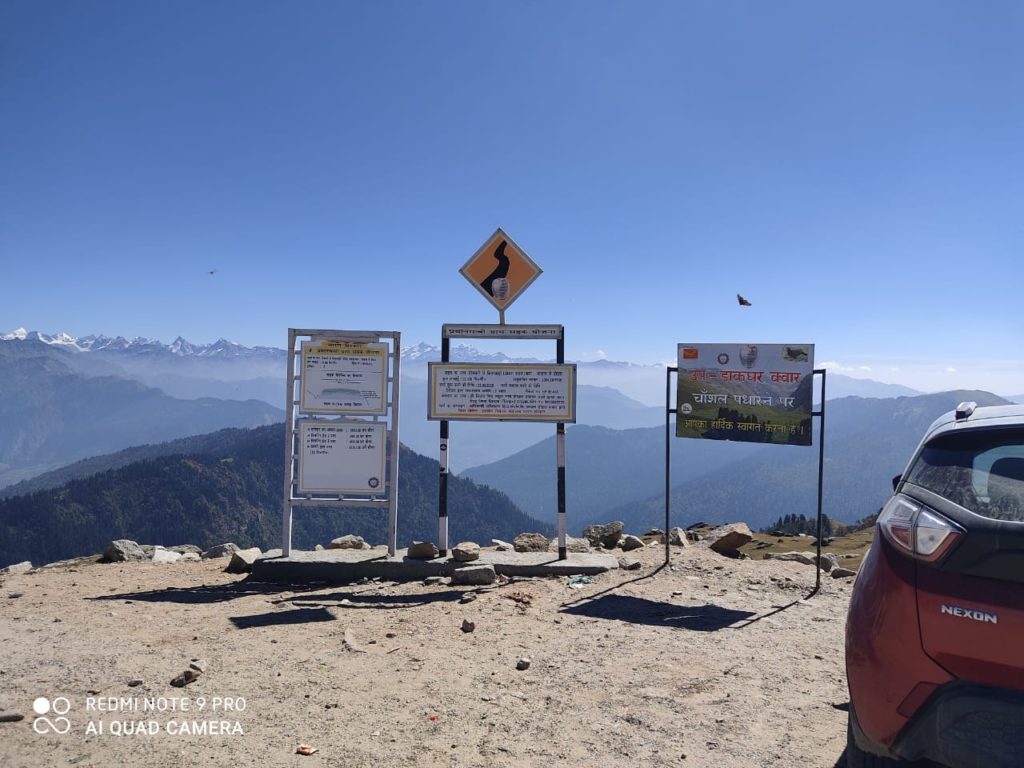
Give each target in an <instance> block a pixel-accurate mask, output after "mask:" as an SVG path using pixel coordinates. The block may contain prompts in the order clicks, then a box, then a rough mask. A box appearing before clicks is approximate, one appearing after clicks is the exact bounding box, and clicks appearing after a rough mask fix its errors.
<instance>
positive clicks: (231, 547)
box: [203, 542, 240, 560]
mask: <svg viewBox="0 0 1024 768" xmlns="http://www.w3.org/2000/svg"><path fill="white" fill-rule="evenodd" d="M239 549H240V547H239V546H238V545H237V544H235V543H233V542H228V543H226V544H218V545H217V546H215V547H210V548H209V549H208V550H206V551H205V552H203V560H209V559H210V558H214V557H229V556H231V555H233V554H234V553H235V552H237V551H238V550H239Z"/></svg>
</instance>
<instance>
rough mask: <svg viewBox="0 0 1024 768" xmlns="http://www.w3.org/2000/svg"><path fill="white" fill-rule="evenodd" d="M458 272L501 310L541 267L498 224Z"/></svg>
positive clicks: (535, 276)
mask: <svg viewBox="0 0 1024 768" xmlns="http://www.w3.org/2000/svg"><path fill="white" fill-rule="evenodd" d="M459 272H461V273H462V276H463V277H465V278H466V279H467V280H469V282H471V283H472V284H473V287H475V288H476V289H477V290H478V291H480V293H481V294H482V295H483V297H484V298H485V299H487V300H488V301H489V302H491V304H493V305H494V307H495V309H497V310H498V311H499V312H503V311H505V308H506V307H508V305H509V304H511V303H512V302H513V301H515V300H516V299H517V298H519V295H520V294H521V293H522V292H523V291H525V290H526V288H527V286H528V285H529V284H530V283H532V282H533V281H534V280H536V279H537V278H538V277H539V276H540V273H541V272H542V270H541V268H540V267H538V266H537V265H536V264H534V263H533V261H532V260H531V259H530V257H529V256H527V255H526V251H524V250H523V249H522V248H520V247H519V246H518V245H516V243H515V242H514V241H513V240H512V238H511V237H509V236H508V235H506V234H505V233H504V232H503V231H502V230H501V228H500V227H499V228H498V231H497V232H495V233H494V234H493V235H491V236H490V238H488V240H487V242H485V243H484V244H483V245H482V246H481V247H480V249H479V250H478V251H477V252H476V253H474V254H473V256H472V257H471V258H470V259H469V261H467V262H466V263H465V264H464V265H463V267H462V269H460V270H459Z"/></svg>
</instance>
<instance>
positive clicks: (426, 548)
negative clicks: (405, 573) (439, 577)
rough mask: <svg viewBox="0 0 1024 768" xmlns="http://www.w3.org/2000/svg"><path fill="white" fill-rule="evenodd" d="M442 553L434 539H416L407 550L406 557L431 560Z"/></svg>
mask: <svg viewBox="0 0 1024 768" xmlns="http://www.w3.org/2000/svg"><path fill="white" fill-rule="evenodd" d="M439 554H440V550H438V548H437V545H436V544H434V542H432V541H414V542H412V543H411V544H409V548H408V549H407V550H406V552H405V555H406V557H411V558H413V559H414V560H431V559H433V558H435V557H437V556H438V555H439Z"/></svg>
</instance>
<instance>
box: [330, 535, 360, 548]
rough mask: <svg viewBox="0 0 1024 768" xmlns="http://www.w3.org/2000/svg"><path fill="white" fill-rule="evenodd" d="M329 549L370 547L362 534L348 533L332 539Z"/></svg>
mask: <svg viewBox="0 0 1024 768" xmlns="http://www.w3.org/2000/svg"><path fill="white" fill-rule="evenodd" d="M328 549H369V547H368V546H367V545H366V541H365V540H364V539H363V537H362V536H356V535H355V534H352V533H350V534H347V535H345V536H339V537H338V538H336V539H332V540H331V543H330V546H328Z"/></svg>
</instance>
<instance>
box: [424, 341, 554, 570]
mask: <svg viewBox="0 0 1024 768" xmlns="http://www.w3.org/2000/svg"><path fill="white" fill-rule="evenodd" d="M452 338H457V339H531V340H545V339H554V340H555V342H556V355H557V364H558V365H564V364H565V327H564V326H561V325H511V324H509V325H506V324H504V323H499V324H498V325H494V324H481V325H464V324H453V323H446V324H445V325H443V326H442V327H441V363H442V364H443V363H448V362H451V361H450V360H449V341H450V340H451V339H452ZM439 423H440V425H441V427H440V440H441V443H440V454H441V455H440V457H439V464H440V468H441V477H440V483H439V485H438V502H437V529H438V530H437V537H438V542H437V548H438V550H439V554H440V556H441V557H446V556H447V554H448V445H449V430H448V419H441V420H439ZM555 442H556V467H557V469H556V471H557V477H558V559H559V560H565V559H566V558H567V557H568V553H567V550H566V541H565V537H566V524H565V422H563V421H559V422H556V424H555Z"/></svg>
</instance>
